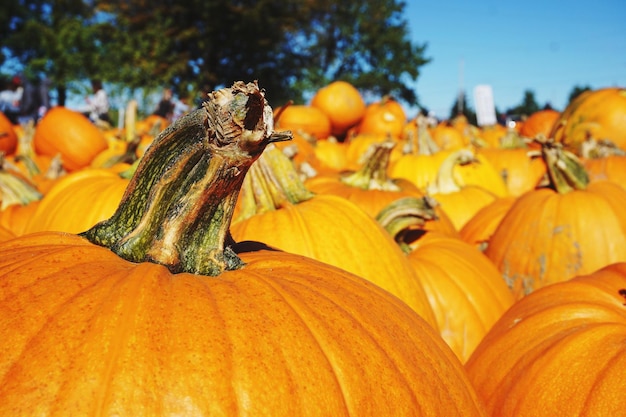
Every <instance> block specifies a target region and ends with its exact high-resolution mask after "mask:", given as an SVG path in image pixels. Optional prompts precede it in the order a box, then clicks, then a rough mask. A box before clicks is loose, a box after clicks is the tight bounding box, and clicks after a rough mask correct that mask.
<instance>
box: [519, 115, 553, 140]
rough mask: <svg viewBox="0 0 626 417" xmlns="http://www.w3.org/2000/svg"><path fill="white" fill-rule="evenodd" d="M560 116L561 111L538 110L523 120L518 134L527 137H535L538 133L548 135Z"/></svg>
mask: <svg viewBox="0 0 626 417" xmlns="http://www.w3.org/2000/svg"><path fill="white" fill-rule="evenodd" d="M560 116H561V112H559V111H557V110H554V109H543V110H538V111H536V112H534V113H533V114H531V115H530V116H528V118H526V120H524V123H523V124H522V127H521V128H520V131H519V134H520V135H522V136H524V137H527V138H535V137H536V136H537V135H539V134H542V135H544V136H545V137H549V135H550V132H552V128H553V127H554V124H555V123H556V121H557V120H558V119H559V117H560Z"/></svg>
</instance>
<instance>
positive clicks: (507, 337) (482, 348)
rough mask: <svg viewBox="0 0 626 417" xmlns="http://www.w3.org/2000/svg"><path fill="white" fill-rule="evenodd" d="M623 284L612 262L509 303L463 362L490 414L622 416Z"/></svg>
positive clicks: (621, 271)
mask: <svg viewBox="0 0 626 417" xmlns="http://www.w3.org/2000/svg"><path fill="white" fill-rule="evenodd" d="M625 289H626V264H624V263H616V264H612V265H610V266H607V267H605V268H603V269H601V270H598V271H596V272H593V273H591V274H589V275H585V276H578V277H576V278H573V279H571V280H569V281H567V282H562V283H557V284H554V285H550V286H547V287H544V288H541V289H539V290H537V291H536V292H534V293H532V294H530V295H528V296H527V297H525V298H524V299H522V300H520V301H518V302H517V303H516V304H515V305H513V306H512V307H511V309H509V310H508V311H507V312H506V313H505V314H504V315H503V316H502V318H501V319H500V320H499V321H498V322H497V323H496V324H495V325H494V327H493V328H492V329H491V331H490V332H489V333H488V334H487V335H486V336H485V338H484V339H483V341H482V342H481V343H480V345H479V346H478V347H477V348H476V350H475V351H474V354H473V355H472V357H471V358H470V359H469V361H468V362H467V363H466V369H467V371H468V373H469V375H470V379H471V380H472V382H473V383H474V386H475V387H476V389H477V390H478V393H479V395H480V396H481V398H482V399H483V400H484V402H485V404H486V406H487V409H488V413H489V415H492V416H500V417H509V416H510V417H513V416H514V417H530V416H532V417H552V416H573V417H595V416H617V415H623V414H624V410H625V409H626V396H625V395H624V389H625V388H626V385H625V384H624V369H626V350H625V349H624V342H625V341H626V309H625V307H624V302H625V301H626V300H625V299H624V293H625Z"/></svg>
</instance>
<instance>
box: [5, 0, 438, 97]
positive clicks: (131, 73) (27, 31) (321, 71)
mask: <svg viewBox="0 0 626 417" xmlns="http://www.w3.org/2000/svg"><path fill="white" fill-rule="evenodd" d="M7 3H8V7H7V9H10V10H11V16H7V15H5V13H4V12H2V13H0V27H1V28H0V34H1V35H3V39H4V38H5V36H4V35H6V42H5V41H3V45H4V46H5V47H6V48H7V50H8V51H10V54H11V56H13V57H15V58H17V59H18V60H19V61H20V62H22V63H23V64H25V65H26V67H27V68H28V69H29V70H31V71H33V72H35V73H46V75H47V76H49V78H50V79H51V80H52V83H53V85H55V86H62V87H65V86H71V85H72V84H71V83H72V81H75V80H86V79H88V78H99V79H102V80H104V81H106V82H107V83H109V84H115V85H119V86H123V87H124V88H126V89H130V91H132V92H134V91H137V90H145V91H155V90H156V89H160V88H162V87H163V86H170V87H173V88H174V89H175V91H176V92H177V93H178V94H179V95H188V96H192V97H194V96H197V95H198V94H199V93H202V92H206V91H210V90H213V89H215V88H219V87H222V86H226V85H230V84H232V82H233V81H235V80H252V79H257V80H259V84H260V85H261V86H263V87H264V88H265V89H266V90H267V91H268V99H269V100H270V102H271V103H273V104H275V105H280V104H282V103H284V102H286V101H288V100H293V101H295V102H303V101H304V100H306V98H307V95H310V94H311V93H312V92H313V91H315V90H317V89H318V88H320V87H322V86H324V85H326V84H327V83H329V82H330V81H333V80H337V79H343V80H347V81H350V82H352V83H354V85H356V86H357V87H358V88H359V89H361V90H362V91H363V92H364V93H365V94H372V95H377V96H381V95H383V94H391V95H393V96H395V97H397V98H398V99H401V100H403V101H405V102H407V103H408V104H410V105H415V104H418V103H417V97H416V94H415V92H414V90H413V89H412V88H411V87H409V85H411V84H413V82H414V81H415V80H416V79H417V77H418V76H419V68H420V67H421V66H422V65H424V64H426V63H427V62H428V59H426V58H425V57H424V51H425V46H424V45H414V44H412V43H411V42H410V41H409V40H408V28H407V23H406V21H405V20H404V19H403V11H404V9H405V3H404V2H403V1H401V0H367V1H362V2H336V1H330V0H313V1H312V0H280V1H279V0H236V1H225V0H203V1H200V0H188V1H186V2H176V1H173V0H151V1H147V0H47V1H45V0H7ZM3 23H15V24H14V25H10V24H7V25H4V24H3Z"/></svg>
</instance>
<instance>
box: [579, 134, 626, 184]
mask: <svg viewBox="0 0 626 417" xmlns="http://www.w3.org/2000/svg"><path fill="white" fill-rule="evenodd" d="M581 149H582V152H581V161H582V164H583V166H584V167H585V170H586V171H587V173H588V174H589V181H604V180H609V181H613V182H615V183H616V184H619V185H621V186H622V187H624V188H626V151H624V150H622V149H620V148H618V147H617V146H615V144H614V143H612V142H608V141H597V140H595V139H592V138H590V139H588V140H586V141H585V142H584V143H583V144H582V147H581Z"/></svg>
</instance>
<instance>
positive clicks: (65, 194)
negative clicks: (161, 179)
mask: <svg viewBox="0 0 626 417" xmlns="http://www.w3.org/2000/svg"><path fill="white" fill-rule="evenodd" d="M127 185H128V180H126V179H124V178H121V177H120V176H119V175H118V174H116V173H115V172H113V171H110V170H108V169H103V168H84V169H81V170H79V171H75V172H71V173H69V174H67V175H65V176H63V177H62V178H60V179H59V180H58V181H57V182H56V183H55V184H54V185H53V186H52V187H51V188H50V190H48V192H47V193H46V195H44V197H43V198H42V199H41V201H40V202H39V205H38V207H37V209H36V210H35V211H34V213H32V217H31V219H30V221H29V222H28V225H27V226H26V228H25V231H24V232H25V233H33V232H40V231H52V230H54V231H59V232H68V233H80V232H83V231H85V230H87V229H89V228H90V227H92V226H93V225H95V224H96V223H98V222H99V221H102V220H105V219H107V218H109V217H111V215H112V214H113V213H114V212H115V209H116V208H117V206H118V205H119V203H120V200H121V199H122V195H123V194H124V191H125V189H126V186H127Z"/></svg>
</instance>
